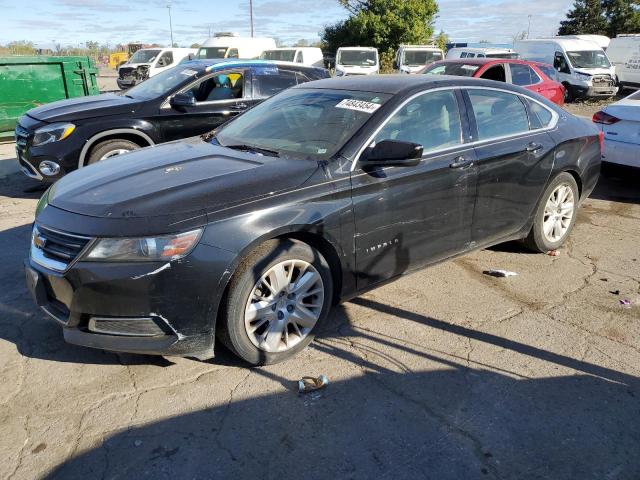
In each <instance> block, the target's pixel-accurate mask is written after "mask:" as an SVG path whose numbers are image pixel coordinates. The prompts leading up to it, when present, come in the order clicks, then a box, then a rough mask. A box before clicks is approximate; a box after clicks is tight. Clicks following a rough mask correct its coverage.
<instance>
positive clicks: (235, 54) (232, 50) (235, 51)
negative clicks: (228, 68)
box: [227, 48, 238, 58]
mask: <svg viewBox="0 0 640 480" xmlns="http://www.w3.org/2000/svg"><path fill="white" fill-rule="evenodd" d="M227 58H238V49H237V48H230V49H229V51H228V52H227Z"/></svg>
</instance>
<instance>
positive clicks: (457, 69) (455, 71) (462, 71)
mask: <svg viewBox="0 0 640 480" xmlns="http://www.w3.org/2000/svg"><path fill="white" fill-rule="evenodd" d="M479 68H480V65H470V64H468V63H438V64H435V65H431V66H429V67H427V68H426V69H425V70H424V71H423V72H422V73H424V74H425V75H456V76H458V77H473V74H474V73H476V72H477V71H478V69H479Z"/></svg>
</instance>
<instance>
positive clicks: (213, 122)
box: [157, 69, 252, 141]
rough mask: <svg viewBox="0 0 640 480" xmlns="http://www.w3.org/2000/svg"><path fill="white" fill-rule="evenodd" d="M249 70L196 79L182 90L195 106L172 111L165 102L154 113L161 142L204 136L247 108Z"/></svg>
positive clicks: (215, 74) (229, 71)
mask: <svg viewBox="0 0 640 480" xmlns="http://www.w3.org/2000/svg"><path fill="white" fill-rule="evenodd" d="M250 86H251V78H250V74H249V70H245V69H231V70H224V71H221V72H216V73H214V74H211V75H208V76H206V77H203V78H201V79H199V80H198V81H196V82H194V83H192V84H191V85H189V86H188V87H186V88H184V89H183V90H182V92H183V93H186V94H188V95H191V96H193V97H194V98H195V100H196V104H195V105H193V106H189V107H180V108H173V107H171V105H170V103H169V101H168V100H167V101H166V102H164V103H163V105H162V106H161V107H160V111H159V112H158V116H157V122H158V123H159V124H160V126H161V129H162V132H163V136H164V140H165V141H171V140H177V139H180V138H186V137H191V136H195V135H201V134H203V133H206V132H208V131H210V130H213V129H214V128H217V127H218V126H220V125H222V124H223V123H224V122H226V121H228V120H230V119H231V118H233V117H234V116H236V115H238V114H239V113H241V112H243V111H244V110H246V109H247V108H249V106H250V104H251V103H252V99H251V93H250Z"/></svg>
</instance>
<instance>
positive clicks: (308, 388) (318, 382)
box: [298, 375, 329, 393]
mask: <svg viewBox="0 0 640 480" xmlns="http://www.w3.org/2000/svg"><path fill="white" fill-rule="evenodd" d="M328 384H329V379H328V378H327V377H326V376H325V375H320V376H319V377H302V378H301V379H300V380H298V392H299V393H308V392H313V391H315V390H320V389H321V388H324V387H326V386H327V385H328Z"/></svg>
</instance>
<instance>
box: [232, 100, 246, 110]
mask: <svg viewBox="0 0 640 480" xmlns="http://www.w3.org/2000/svg"><path fill="white" fill-rule="evenodd" d="M231 108H233V109H234V110H244V109H245V108H247V104H246V103H242V102H240V103H234V104H233V105H231Z"/></svg>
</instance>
